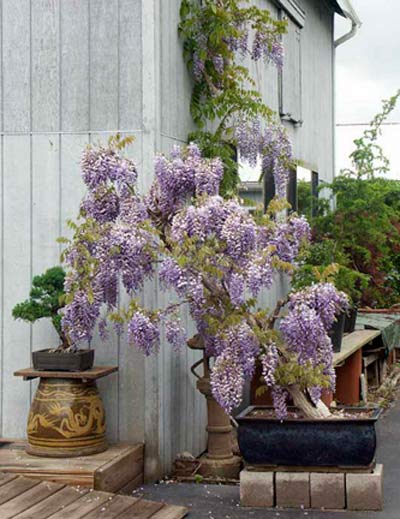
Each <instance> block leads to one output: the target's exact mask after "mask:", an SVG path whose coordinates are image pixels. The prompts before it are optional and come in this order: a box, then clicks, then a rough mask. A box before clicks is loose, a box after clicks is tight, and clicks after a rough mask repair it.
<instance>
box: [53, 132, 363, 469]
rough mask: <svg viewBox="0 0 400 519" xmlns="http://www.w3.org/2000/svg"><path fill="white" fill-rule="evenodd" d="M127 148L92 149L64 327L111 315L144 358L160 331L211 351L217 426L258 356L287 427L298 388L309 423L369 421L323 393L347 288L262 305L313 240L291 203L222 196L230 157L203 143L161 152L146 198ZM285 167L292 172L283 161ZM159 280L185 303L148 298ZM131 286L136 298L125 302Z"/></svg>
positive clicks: (330, 380) (175, 341)
mask: <svg viewBox="0 0 400 519" xmlns="http://www.w3.org/2000/svg"><path fill="white" fill-rule="evenodd" d="M123 145H124V143H123V142H121V141H120V140H118V139H115V140H112V141H110V142H109V145H108V146H107V147H103V146H100V147H90V148H88V149H87V150H86V151H85V154H84V158H83V162H82V165H83V179H84V181H85V183H86V186H87V189H88V193H87V195H86V197H85V199H84V201H83V204H82V208H81V221H80V222H79V225H76V226H75V233H74V236H73V238H72V240H71V242H70V244H69V246H68V247H67V249H66V251H65V254H64V257H65V259H66V262H67V264H68V266H69V271H68V274H67V281H66V287H67V305H66V307H65V310H64V317H63V330H64V333H65V334H66V335H67V336H69V337H70V338H71V339H72V342H73V343H74V344H77V343H79V342H81V341H83V340H87V339H90V337H91V335H92V333H93V329H94V326H95V325H96V323H97V322H100V323H101V327H102V329H103V332H106V329H107V328H108V326H109V325H110V324H111V325H114V326H116V327H117V330H118V331H119V332H121V331H122V325H123V324H126V340H127V341H128V343H129V344H132V345H133V346H136V347H137V348H139V350H141V351H142V352H143V353H144V354H145V355H151V354H155V353H157V351H158V350H159V347H160V337H161V332H160V330H161V328H164V330H165V338H166V341H167V342H169V343H170V344H171V345H172V347H173V348H175V349H176V350H179V349H180V348H182V347H183V346H184V345H185V344H186V343H187V342H189V345H190V347H192V348H200V349H202V351H203V353H204V361H202V362H203V364H204V376H203V377H201V380H200V381H199V389H200V390H201V391H202V392H203V393H204V394H205V395H206V397H207V401H208V402H209V412H210V413H211V414H212V416H213V417H214V418H215V416H216V415H218V420H215V421H213V427H212V429H213V433H214V432H215V433H217V432H218V433H219V434H220V435H221V433H222V432H223V433H224V434H225V433H229V427H228V426H227V424H228V425H229V414H230V413H231V412H232V411H233V410H234V409H235V408H236V407H237V406H238V405H239V404H240V401H241V397H242V391H243V388H244V384H245V380H246V379H247V378H251V377H252V376H253V374H254V371H255V366H256V362H257V360H259V361H260V362H261V363H262V366H263V376H264V379H265V382H266V384H267V385H268V386H269V387H271V388H272V394H273V398H274V404H275V413H276V416H277V419H278V420H283V423H284V424H286V425H287V426H288V427H289V426H290V423H291V421H290V420H285V418H286V417H288V416H289V417H290V418H293V417H292V416H291V415H290V414H289V415H288V409H287V399H288V397H289V395H290V396H291V398H292V399H293V401H294V404H295V405H296V407H297V408H298V409H299V410H300V411H299V412H300V413H301V416H303V418H300V419H299V422H301V423H303V422H304V421H308V422H309V423H310V424H311V427H314V425H313V424H316V423H319V422H320V421H323V422H326V423H327V424H331V423H334V424H335V427H337V428H342V429H343V430H346V427H347V422H346V419H345V418H347V417H348V416H349V414H350V415H351V419H352V420H354V421H355V422H360V423H364V422H365V420H369V415H368V417H365V416H361V417H360V416H359V414H357V413H352V414H351V412H350V411H347V412H346V414H345V415H343V416H342V415H340V414H333V413H332V411H331V410H330V409H329V408H328V407H327V406H326V405H325V404H324V403H323V402H322V401H321V393H322V391H323V389H324V388H328V389H333V388H334V383H335V376H334V369H333V365H332V357H333V355H332V344H331V341H330V339H329V336H328V331H329V329H330V327H331V326H332V323H333V321H334V319H335V314H336V313H337V312H338V311H340V310H342V309H344V308H346V307H347V304H348V301H347V297H346V295H345V294H343V293H340V292H338V291H337V290H336V288H335V287H334V285H333V284H332V283H329V282H319V283H316V284H314V285H312V286H311V287H306V288H304V289H303V290H300V291H293V292H291V293H290V294H289V295H288V297H287V298H285V300H282V301H278V303H277V305H276V307H275V308H274V309H273V310H272V311H267V310H266V309H263V308H260V307H259V306H258V304H257V295H258V294H259V293H260V291H261V290H262V289H269V288H270V287H271V286H272V284H273V282H274V278H276V276H275V273H279V272H285V273H287V274H289V275H290V274H291V273H293V271H294V270H295V268H296V263H297V262H296V259H297V258H298V255H299V252H300V250H301V248H302V247H303V246H305V245H306V243H307V241H308V238H309V231H310V229H309V226H308V224H307V221H306V220H305V219H304V218H299V217H297V216H296V215H291V216H290V217H289V218H288V219H287V220H285V221H282V219H281V218H276V216H275V215H276V214H277V213H282V209H283V208H284V207H286V206H287V204H286V202H285V201H280V200H278V199H275V200H274V201H273V202H272V204H271V206H270V207H269V210H268V213H267V214H266V215H263V216H262V217H260V218H259V219H258V220H256V219H255V218H254V217H253V216H252V215H250V214H249V213H248V212H247V211H246V210H245V209H244V208H243V207H241V206H240V204H239V203H238V201H237V200H235V199H230V200H224V199H223V198H221V197H220V196H219V195H218V188H219V184H220V181H221V178H222V174H223V167H222V163H221V161H220V160H219V159H204V158H203V157H202V156H201V153H200V151H199V148H198V147H197V146H196V145H195V144H190V145H189V146H188V147H187V148H184V149H180V148H178V147H175V148H174V149H173V151H172V153H171V156H170V157H167V156H164V155H159V156H157V157H156V160H155V177H154V181H153V183H152V185H151V187H150V190H149V192H148V193H147V194H139V193H138V192H137V189H136V182H137V172H136V169H135V168H134V165H133V164H132V162H131V161H128V160H127V159H125V158H124V157H123V156H122V152H121V149H122V147H123ZM279 174H281V175H284V174H285V171H284V169H283V168H279V169H278V171H277V172H276V175H279ZM284 181H285V178H281V182H283V183H284ZM156 267H157V268H156ZM155 277H158V279H159V281H160V284H161V287H163V288H164V289H174V290H175V292H176V294H177V296H178V300H177V301H176V302H174V303H172V304H169V305H167V306H166V307H163V308H148V307H143V306H142V305H140V304H139V301H138V298H137V294H138V292H139V291H140V290H141V289H142V287H143V283H144V281H145V280H146V279H154V278H155ZM120 282H121V285H122V286H123V287H124V289H125V290H126V291H127V293H128V295H129V296H130V299H129V302H128V303H127V305H126V306H125V307H121V308H118V306H117V300H118V290H119V287H120ZM183 305H187V306H188V308H189V311H190V315H191V317H192V319H193V320H194V322H195V324H196V327H197V334H196V335H195V336H194V337H193V338H191V339H190V340H189V341H188V339H187V327H186V322H183V321H182V320H181V318H180V314H179V311H180V308H181V306H183ZM103 308H104V309H105V313H102V309H103ZM199 362H200V361H199ZM197 364H199V363H197ZM221 417H225V418H224V419H223V420H220V418H221ZM214 425H215V427H214ZM282 427H284V425H283V426H282ZM214 429H215V431H214ZM217 429H218V430H217ZM222 429H223V430H222ZM239 437H240V438H243V435H242V434H240V436H239ZM221 439H223V436H219V449H220V452H221V451H222V452H223V455H222V456H221V457H224V455H225V454H226V451H225V450H224V449H225V444H224V441H222V442H221ZM227 439H228V438H227ZM240 442H241V443H242V440H241V439H240ZM242 448H243V445H242ZM228 450H229V449H228ZM244 451H245V449H244ZM317 461H318V460H316V462H317ZM349 462H350V463H351V460H350V461H349Z"/></svg>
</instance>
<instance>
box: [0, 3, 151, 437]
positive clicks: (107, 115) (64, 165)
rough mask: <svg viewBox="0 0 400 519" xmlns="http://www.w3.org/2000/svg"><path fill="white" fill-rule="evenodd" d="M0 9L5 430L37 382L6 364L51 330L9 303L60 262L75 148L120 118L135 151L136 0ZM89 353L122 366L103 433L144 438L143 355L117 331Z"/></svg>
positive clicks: (110, 384)
mask: <svg viewBox="0 0 400 519" xmlns="http://www.w3.org/2000/svg"><path fill="white" fill-rule="evenodd" d="M0 15H1V20H0V27H1V82H0V85H1V86H0V89H1V90H0V98H1V127H0V130H1V148H0V151H1V162H0V163H1V211H0V215H1V216H0V218H1V220H0V223H1V235H0V236H1V277H0V283H1V284H0V290H1V299H0V304H1V309H0V313H1V335H0V337H1V349H0V352H1V353H0V358H1V384H0V411H1V413H0V418H1V435H2V436H6V437H14V438H21V437H24V436H25V425H26V418H27V413H28V410H29V405H30V400H31V398H32V393H33V390H34V387H35V384H34V383H32V384H30V383H28V382H23V381H22V380H21V379H16V378H14V377H13V371H15V370H16V369H17V368H21V367H24V366H29V363H30V354H31V352H32V350H35V349H39V348H44V347H49V346H52V345H56V344H57V337H56V335H55V334H54V332H53V331H52V329H51V326H50V324H49V322H39V323H37V324H35V325H34V326H30V325H28V324H25V323H23V322H16V321H14V320H13V319H12V317H11V310H12V308H13V306H14V305H15V304H16V303H17V302H19V301H21V300H23V299H24V298H26V297H27V295H28V292H29V287H30V282H31V278H32V276H34V275H36V274H40V273H42V272H43V271H44V270H45V269H47V268H49V267H52V266H53V265H55V264H57V263H58V262H59V255H60V246H59V245H58V244H57V243H56V238H57V237H58V236H61V235H67V234H68V232H69V231H68V228H67V226H66V224H65V222H66V220H67V219H68V218H75V217H76V215H77V210H78V205H79V201H80V198H81V196H82V194H83V184H82V182H81V179H80V172H79V161H80V156H81V152H82V150H83V148H84V147H85V146H86V145H87V144H88V143H89V142H91V141H92V142H93V141H103V142H104V141H106V140H107V138H108V136H109V134H110V133H111V132H115V131H116V130H120V131H122V132H126V133H128V134H130V135H134V136H135V137H136V142H135V145H134V146H132V147H131V150H130V151H129V153H131V155H132V156H133V158H134V159H135V160H136V161H137V163H138V164H139V165H140V163H141V162H142V104H143V103H142V92H143V89H142V75H141V63H142V53H141V48H142V34H141V23H142V21H141V1H140V0H67V1H66V0H2V1H1V2H0ZM96 361H97V362H98V363H100V364H117V365H119V367H120V370H119V373H118V374H116V375H112V376H111V377H109V378H108V379H106V380H103V381H101V383H100V386H101V390H102V394H103V398H104V400H105V404H106V409H107V414H108V430H109V434H110V437H111V438H112V439H122V440H131V441H143V439H144V406H143V401H144V385H143V371H144V359H143V358H142V356H140V355H139V354H137V353H136V352H134V351H133V350H131V349H128V348H127V347H126V345H125V344H124V341H122V340H121V341H119V340H118V339H117V338H115V337H114V338H113V339H112V340H111V341H110V342H109V343H107V344H103V343H101V342H100V341H99V342H98V343H97V344H96ZM138 382H139V383H138Z"/></svg>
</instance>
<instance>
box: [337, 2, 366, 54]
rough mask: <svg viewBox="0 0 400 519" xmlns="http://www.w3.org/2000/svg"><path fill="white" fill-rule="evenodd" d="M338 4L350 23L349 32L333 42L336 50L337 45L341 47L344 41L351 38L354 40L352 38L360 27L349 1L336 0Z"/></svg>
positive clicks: (359, 21) (358, 19)
mask: <svg viewBox="0 0 400 519" xmlns="http://www.w3.org/2000/svg"><path fill="white" fill-rule="evenodd" d="M338 3H339V5H340V7H341V9H342V11H343V13H344V15H345V16H346V18H348V19H349V20H350V21H351V29H350V31H349V32H347V33H346V34H344V35H343V36H341V37H340V38H338V39H337V40H335V42H334V45H335V47H336V48H337V47H339V45H342V44H343V43H345V42H346V41H348V40H350V39H351V38H354V36H355V35H356V34H357V32H358V29H359V28H360V27H361V25H362V23H361V20H360V18H359V17H358V15H357V13H356V11H355V10H354V7H353V6H352V5H351V3H350V0H338Z"/></svg>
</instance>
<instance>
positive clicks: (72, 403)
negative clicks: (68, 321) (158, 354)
mask: <svg viewBox="0 0 400 519" xmlns="http://www.w3.org/2000/svg"><path fill="white" fill-rule="evenodd" d="M117 369H118V368H116V367H97V368H96V367H95V368H92V369H89V370H87V371H80V372H68V371H37V370H34V369H30V368H28V369H23V370H20V371H16V372H15V373H14V375H15V376H20V377H23V378H24V380H32V379H34V378H37V377H39V378H40V382H39V386H38V388H37V391H36V394H35V397H34V399H33V402H32V404H31V409H30V412H29V418H28V427H27V430H28V447H27V452H28V454H33V455H35V456H45V457H53V458H69V457H75V456H87V455H89V454H96V453H98V452H103V451H105V450H106V449H107V441H106V437H105V433H106V420H105V413H104V407H103V402H102V400H101V397H100V394H99V392H98V389H97V385H96V380H97V379H98V378H101V377H105V376H106V375H109V374H110V373H113V372H114V371H117Z"/></svg>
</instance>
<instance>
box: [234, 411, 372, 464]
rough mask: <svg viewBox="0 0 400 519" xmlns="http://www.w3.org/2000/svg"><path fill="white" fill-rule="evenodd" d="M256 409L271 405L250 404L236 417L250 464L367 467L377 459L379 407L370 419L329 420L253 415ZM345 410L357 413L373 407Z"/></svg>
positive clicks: (243, 450) (247, 460) (244, 455)
mask: <svg viewBox="0 0 400 519" xmlns="http://www.w3.org/2000/svg"><path fill="white" fill-rule="evenodd" d="M257 409H260V410H262V409H272V408H271V407H266V406H257V407H248V408H247V409H245V410H244V411H243V412H242V413H241V414H239V416H238V417H237V418H236V420H237V422H238V424H239V429H238V441H239V448H240V452H241V454H242V456H243V458H244V460H245V461H246V462H247V463H248V464H250V465H269V466H271V465H285V466H305V467H367V466H369V465H371V463H372V462H373V460H374V457H375V450H376V432H375V423H376V421H377V419H378V417H379V415H380V413H381V409H380V408H376V409H373V413H372V415H371V417H369V418H364V417H363V418H361V417H360V418H357V416H355V417H354V418H345V419H328V420H323V419H321V420H313V419H308V418H305V419H304V418H288V419H286V420H278V419H277V418H267V417H263V416H251V413H252V412H253V411H255V410H257ZM345 409H346V410H349V411H352V412H354V413H356V414H357V413H358V412H362V411H366V410H370V409H371V408H366V407H364V408H360V407H354V408H351V407H350V408H345ZM249 415H250V416H249Z"/></svg>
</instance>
